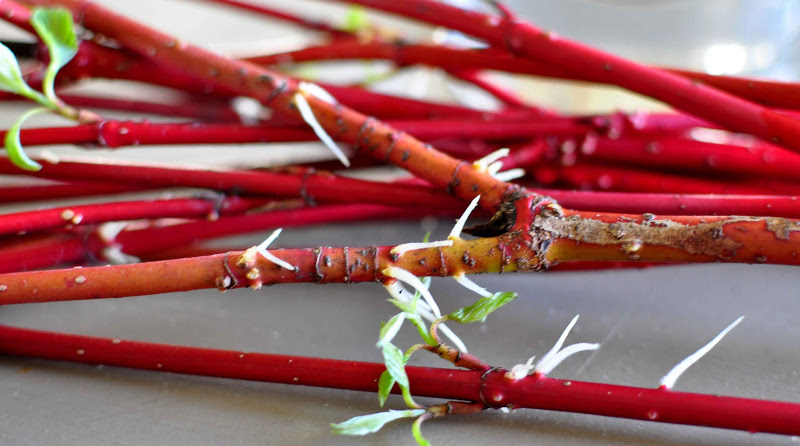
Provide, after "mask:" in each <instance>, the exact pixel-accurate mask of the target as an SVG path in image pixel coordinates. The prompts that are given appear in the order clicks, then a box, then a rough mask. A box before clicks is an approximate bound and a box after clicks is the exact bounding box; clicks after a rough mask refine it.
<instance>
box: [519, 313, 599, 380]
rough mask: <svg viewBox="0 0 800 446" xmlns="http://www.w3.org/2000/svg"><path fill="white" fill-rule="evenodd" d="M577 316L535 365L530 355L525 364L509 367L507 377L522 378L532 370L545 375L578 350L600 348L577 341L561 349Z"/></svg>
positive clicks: (597, 345)
mask: <svg viewBox="0 0 800 446" xmlns="http://www.w3.org/2000/svg"><path fill="white" fill-rule="evenodd" d="M578 317H579V316H575V317H574V318H572V321H571V322H570V323H569V325H567V328H566V329H564V332H563V333H561V337H560V338H558V341H556V343H555V345H553V348H551V349H550V351H548V352H547V353H546V354H545V355H544V356H542V359H540V360H539V362H537V363H536V365H532V364H533V360H534V358H535V357H531V358H530V359H528V362H526V363H525V364H517V365H515V366H514V367H512V368H511V371H509V372H508V373H506V377H507V378H509V379H513V380H517V379H522V378H524V377H526V376H528V373H529V372H530V371H531V370H533V371H534V372H539V373H541V374H543V375H547V374H548V373H550V372H552V371H553V369H555V368H556V367H557V366H558V365H559V364H561V362H563V361H564V360H565V359H567V358H569V357H570V356H572V355H574V354H575V353H578V352H583V351H587V350H597V349H598V348H600V344H589V343H585V342H582V343H579V344H573V345H570V346H569V347H567V348H565V349H563V350H562V349H561V346H563V345H564V341H565V340H566V339H567V335H569V332H570V331H571V330H572V327H574V326H575V323H576V322H578Z"/></svg>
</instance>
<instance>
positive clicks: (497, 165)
mask: <svg viewBox="0 0 800 446" xmlns="http://www.w3.org/2000/svg"><path fill="white" fill-rule="evenodd" d="M502 168H503V162H502V161H495V162H493V163H492V164H489V167H487V168H486V173H488V174H489V175H491V176H495V175H497V172H500V169H502Z"/></svg>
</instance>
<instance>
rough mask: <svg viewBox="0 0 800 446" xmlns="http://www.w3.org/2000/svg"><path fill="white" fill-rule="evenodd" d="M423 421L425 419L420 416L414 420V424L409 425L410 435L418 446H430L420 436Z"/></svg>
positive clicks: (428, 442) (429, 443)
mask: <svg viewBox="0 0 800 446" xmlns="http://www.w3.org/2000/svg"><path fill="white" fill-rule="evenodd" d="M423 421H425V417H422V416H420V417H419V418H417V419H416V420H414V424H412V425H411V434H412V435H414V440H417V444H418V445H419V446H431V442H430V441H428V440H426V439H425V437H423V436H422V422H423Z"/></svg>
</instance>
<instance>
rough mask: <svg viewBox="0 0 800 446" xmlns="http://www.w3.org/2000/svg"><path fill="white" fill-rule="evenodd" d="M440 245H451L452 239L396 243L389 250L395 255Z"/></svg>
mask: <svg viewBox="0 0 800 446" xmlns="http://www.w3.org/2000/svg"><path fill="white" fill-rule="evenodd" d="M440 246H453V241H452V240H438V241H435V242H415V243H403V244H402V245H397V246H395V247H394V248H392V250H391V251H389V252H390V253H391V254H396V255H399V256H400V255H403V254H405V253H407V252H408V251H415V250H417V249H426V248H438V247H440Z"/></svg>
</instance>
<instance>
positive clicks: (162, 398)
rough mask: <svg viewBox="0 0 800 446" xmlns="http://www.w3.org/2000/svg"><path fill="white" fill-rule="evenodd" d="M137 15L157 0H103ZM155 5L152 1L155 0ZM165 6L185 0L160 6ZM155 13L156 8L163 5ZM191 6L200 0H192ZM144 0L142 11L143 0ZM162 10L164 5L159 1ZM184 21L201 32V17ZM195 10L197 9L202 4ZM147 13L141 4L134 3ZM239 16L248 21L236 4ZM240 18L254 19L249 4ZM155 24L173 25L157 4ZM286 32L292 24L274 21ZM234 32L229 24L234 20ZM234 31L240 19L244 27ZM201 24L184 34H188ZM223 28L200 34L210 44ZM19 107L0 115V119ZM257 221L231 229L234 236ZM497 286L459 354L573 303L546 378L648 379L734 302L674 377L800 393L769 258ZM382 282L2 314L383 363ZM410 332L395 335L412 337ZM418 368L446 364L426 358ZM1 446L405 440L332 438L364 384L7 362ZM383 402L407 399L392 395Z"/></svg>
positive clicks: (786, 270)
mask: <svg viewBox="0 0 800 446" xmlns="http://www.w3.org/2000/svg"><path fill="white" fill-rule="evenodd" d="M101 3H108V4H111V5H112V6H115V7H120V8H121V9H122V10H126V11H128V12H131V13H135V14H140V17H141V16H142V15H141V14H143V13H142V11H148V9H147V8H155V6H154V5H155V3H154V2H153V1H140V2H136V5H134V4H133V3H134V2H122V1H116V2H112V1H107V2H101ZM156 3H157V2H156ZM163 5H164V8H167V7H175V8H177V7H184V6H186V5H187V3H183V2H172V1H170V2H167V1H164V2H163ZM159 8H161V7H159ZM198 8H199V7H198ZM154 10H155V9H151V10H150V11H154ZM158 11H160V12H162V13H163V10H161V9H159V10H158ZM202 11H203V14H206V15H204V16H202V17H201V16H198V17H201V18H199V19H196V20H195V19H192V20H194V21H192V20H189V19H188V18H187V19H185V21H181V22H180V23H182V24H184V25H185V26H186V29H185V30H182V32H184V33H186V35H190V36H191V35H195V36H196V35H198V33H199V32H200V30H201V29H202V27H201V26H200V25H199V24H198V23H197V21H200V22H202V20H208V19H209V17H210V16H211V15H212V11H213V10H212V9H202ZM198 14H199V13H198ZM145 16H146V15H145ZM238 17H242V15H239V16H238ZM245 20H246V21H247V20H249V21H250V22H248V23H250V25H248V26H250V27H252V26H255V25H254V23H255V22H254V19H253V18H252V17H249V18H248V17H246V16H245ZM151 21H152V22H153V23H155V24H156V25H158V24H159V23H164V22H167V23H168V21H167V19H166V18H164V17H162V16H161V15H153V16H152V17H151ZM279 29H285V28H279ZM231 32H233V33H234V34H235V33H237V32H238V31H237V30H233V31H231ZM242 32H244V31H242ZM192 33H194V34H192ZM222 36H228V37H230V34H225V33H221V32H220V31H217V30H215V29H209V31H208V32H207V35H205V36H204V37H205V38H207V39H208V41H213V40H214V39H216V38H220V37H222ZM11 115H12V112H11V111H9V110H7V109H6V110H3V111H0V117H1V118H2V119H4V122H6V121H7V120H9V119H11ZM451 224H452V222H450V221H441V220H430V219H428V220H424V221H423V222H422V223H377V224H351V225H336V226H326V227H324V228H323V227H315V228H305V229H291V230H287V231H284V234H283V235H282V236H281V238H280V239H279V241H278V242H277V243H276V245H275V246H276V247H291V246H317V245H331V244H333V245H350V246H366V245H372V244H394V243H401V242H407V241H411V240H418V239H420V238H421V235H422V234H423V233H424V232H426V231H429V230H433V231H434V237H437V236H443V235H445V234H446V233H447V232H448V231H449V226H450V225H451ZM263 237H264V234H257V235H254V236H252V237H242V238H239V239H237V240H235V242H236V243H237V244H240V245H245V244H255V243H258V242H260V241H261V240H262V239H263ZM474 279H475V280H476V281H477V282H478V283H479V284H481V285H482V286H485V287H487V288H488V289H490V290H492V291H516V292H518V293H519V294H520V297H519V299H518V300H517V301H516V302H515V303H513V305H512V306H510V307H509V308H505V309H502V310H500V311H498V312H497V314H495V315H492V316H491V317H490V318H489V320H488V321H487V322H486V323H484V324H476V325H475V326H467V327H458V333H459V334H460V335H461V336H462V338H463V339H464V340H465V342H466V343H467V345H468V346H469V347H470V351H471V352H472V353H474V354H477V355H479V356H481V357H482V358H484V359H485V360H487V361H488V362H490V363H491V364H494V365H498V366H505V367H510V366H512V365H514V364H517V363H520V362H524V361H525V360H526V359H527V358H528V357H530V356H532V355H538V356H541V355H542V354H543V353H544V352H546V351H547V350H548V349H549V348H550V346H551V345H552V344H553V342H554V341H555V340H556V339H557V338H558V336H559V335H560V333H561V331H562V330H563V328H564V327H565V326H566V324H567V323H568V322H569V321H570V320H571V319H572V317H573V316H575V315H576V314H580V315H581V318H580V321H579V322H578V324H577V325H576V327H575V329H574V331H573V334H572V335H570V337H569V339H568V342H570V343H572V342H601V344H602V346H601V348H600V350H599V351H597V352H595V353H585V354H580V355H576V356H575V357H573V358H570V359H568V360H567V361H566V362H564V363H563V364H562V365H560V366H559V367H558V368H557V369H556V370H555V371H554V372H553V373H552V374H551V376H553V377H558V378H567V379H575V380H585V381H596V382H602V383H614V384H624V385H633V386H643V387H655V386H657V384H658V381H659V379H660V378H661V376H662V375H663V374H664V373H666V371H668V370H669V369H670V368H671V367H672V366H673V365H674V364H676V363H677V362H678V361H680V360H681V359H683V358H684V357H685V356H687V355H688V354H690V353H692V352H694V351H695V350H696V349H697V348H699V347H700V346H702V345H703V344H705V343H706V342H707V341H708V340H710V339H711V338H712V337H714V336H715V335H716V334H717V333H718V332H719V331H720V330H721V329H722V328H724V327H725V326H726V325H728V324H729V323H730V322H731V321H733V320H734V319H736V318H737V317H738V316H740V315H745V316H746V319H745V320H744V322H743V323H742V324H741V325H740V326H739V327H738V328H736V329H735V330H734V331H733V332H731V333H730V334H729V335H728V337H727V338H725V339H724V340H723V341H722V342H721V343H720V344H719V345H718V346H717V347H716V348H715V349H714V350H713V351H712V352H711V353H709V354H708V355H707V356H706V357H705V358H703V359H702V360H701V361H700V362H699V363H698V364H696V365H695V366H694V367H692V368H691V369H690V370H689V371H688V372H686V373H685V374H684V376H683V377H682V378H681V379H680V380H679V381H678V384H677V386H676V389H678V390H681V391H695V392H703V393H711V394H723V395H733V396H743V397H753V398H769V399H778V400H785V401H795V402H800V382H799V380H798V376H797V371H798V369H800V355H798V350H797V340H798V339H799V338H800V327H798V324H797V317H796V315H797V314H800V299H798V292H797V290H798V289H800V276H798V274H797V270H796V269H795V268H790V267H781V266H764V265H704V266H697V267H689V266H674V267H667V268H652V269H645V270H630V271H610V272H591V273H543V274H508V275H502V276H476V277H475V278H474ZM432 292H433V294H434V295H435V296H436V298H437V300H438V302H439V303H440V306H441V307H442V308H443V309H446V310H452V309H455V308H458V307H460V306H463V305H465V304H467V303H469V302H470V301H471V300H474V298H475V297H474V295H470V293H469V292H467V291H465V290H464V289H463V288H461V287H460V286H459V285H457V284H456V283H455V282H454V281H453V280H449V279H434V281H433V285H432ZM386 298H387V295H386V294H385V292H384V290H383V289H382V288H381V287H380V286H379V285H377V284H373V283H367V284H359V285H324V286H321V285H286V286H275V287H268V288H264V289H261V290H259V291H251V290H234V291H230V292H228V293H225V294H220V293H219V292H217V291H215V290H214V291H200V292H191V293H177V294H165V295H157V296H148V297H133V298H126V299H117V300H98V301H91V302H68V303H50V304H41V305H25V306H9V307H4V308H3V309H2V312H0V323H3V324H8V325H15V326H24V327H33V328H42V329H51V330H61V331H65V332H70V333H80V334H88V335H98V336H108V337H114V338H121V339H134V340H143V341H154V342H163V343H174V344H184V345H194V346H203V347H213V348H225V349H241V350H247V351H253V352H268V353H286V354H296V355H304V356H320V357H329V358H341V359H353V360H362V361H380V354H379V352H378V351H377V350H376V349H375V347H374V343H375V340H376V337H377V332H378V328H379V323H380V321H381V320H386V319H388V318H389V317H391V316H392V315H393V310H394V308H393V307H392V306H391V305H389V304H388V303H387V302H386ZM413 342H415V341H414V333H412V332H410V331H404V332H403V333H401V335H400V337H399V339H398V344H399V345H410V344H411V343H413ZM411 364H414V365H432V366H444V367H446V366H447V364H445V363H443V362H442V361H441V360H438V358H435V357H433V356H432V355H428V356H425V355H424V354H418V355H416V356H415V357H414V358H413V359H412V361H411ZM0 396H2V397H0V443H2V444H13V445H54V444H84V445H138V444H148V445H173V444H193V445H196V446H200V445H219V444H226V445H227V444H248V445H250V444H252V445H260V444H264V445H272V444H294V445H322V444H325V445H329V444H330V445H335V444H363V445H389V444H392V445H395V444H409V445H410V444H414V443H413V440H412V438H411V434H410V423H406V422H397V423H393V424H391V425H388V426H387V427H385V428H384V429H383V430H382V431H381V432H379V433H377V434H375V435H372V436H369V437H366V438H356V439H354V438H348V437H337V436H334V435H332V434H331V433H330V432H329V427H328V424H329V423H331V422H339V421H343V420H346V419H348V418H350V417H353V416H356V415H360V414H366V413H372V412H376V411H378V410H379V409H378V405H377V400H376V397H375V395H374V394H368V393H359V392H349V391H341V390H328V389H315V388H305V387H299V386H286V385H277V384H265V383H256V382H247V381H239V380H226V379H213V378H203V377H194V376H186V375H179V374H169V373H157V372H146V371H136V370H129V369H123V368H115V367H102V366H87V365H77V364H70V363H63V362H52V361H44V360H35V359H21V358H10V357H5V358H0ZM389 406H390V407H392V408H401V407H402V401H401V400H400V398H398V397H396V396H392V397H390V400H389ZM423 429H424V433H425V435H426V437H427V438H428V439H429V440H431V441H432V442H433V443H434V444H436V445H449V444H454V445H456V444H458V445H463V444H486V443H496V444H523V443H525V444H527V443H535V444H542V445H550V444H553V445H555V444H571V445H599V444H607V445H622V444H639V445H711V444H731V445H762V444H789V443H790V442H791V441H790V440H789V439H787V438H786V437H778V436H772V435H764V434H757V435H751V434H747V433H739V432H727V431H721V430H715V429H706V428H697V427H681V426H671V425H664V424H658V423H647V422H640V421H629V420H616V419H609V418H604V417H597V416H589V415H578V414H563V413H553V412H546V411H538V410H520V411H514V412H512V413H508V414H506V413H502V412H499V411H486V412H483V413H481V414H478V415H475V416H469V417H453V418H448V419H443V420H436V421H433V422H429V423H426V425H425V426H424V428H423Z"/></svg>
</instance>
